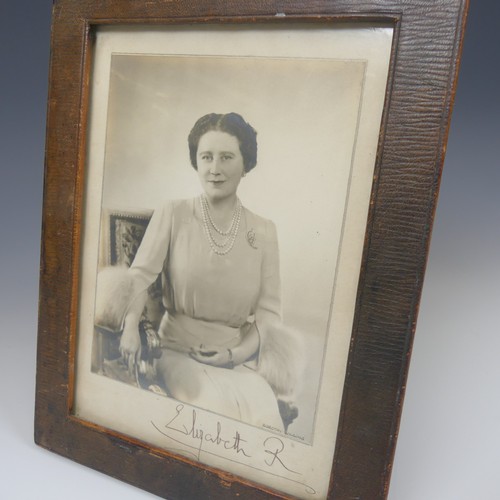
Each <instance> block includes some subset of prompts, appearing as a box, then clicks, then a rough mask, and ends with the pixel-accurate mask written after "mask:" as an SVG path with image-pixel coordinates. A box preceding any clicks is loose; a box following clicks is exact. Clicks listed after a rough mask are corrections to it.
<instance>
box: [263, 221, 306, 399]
mask: <svg viewBox="0 0 500 500" xmlns="http://www.w3.org/2000/svg"><path fill="white" fill-rule="evenodd" d="M255 325H256V327H257V331H258V333H259V341H260V342H259V350H258V358H257V370H258V372H259V373H260V374H261V375H262V376H263V377H264V378H265V379H266V380H267V382H268V383H269V384H270V385H271V387H272V388H273V390H274V392H275V393H276V395H277V396H278V397H279V398H281V399H287V400H289V401H293V400H294V398H295V395H294V393H295V391H296V388H297V387H298V385H299V384H298V381H299V380H300V374H301V373H302V369H303V366H302V365H303V356H302V353H303V343H302V340H301V335H300V334H299V333H298V332H296V331H295V330H293V329H291V328H289V327H287V326H286V325H284V324H283V321H282V311H281V280H280V266H279V252H278V238H277V234H276V227H275V226H274V224H273V223H272V222H267V225H266V237H265V242H264V254H263V260H262V277H261V289H260V296H259V301H258V305H257V308H256V311H255Z"/></svg>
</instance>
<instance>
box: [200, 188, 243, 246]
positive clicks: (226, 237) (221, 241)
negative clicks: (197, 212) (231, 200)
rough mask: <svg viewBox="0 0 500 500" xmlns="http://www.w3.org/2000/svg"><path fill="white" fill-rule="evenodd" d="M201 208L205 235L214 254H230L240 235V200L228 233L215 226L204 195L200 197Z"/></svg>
mask: <svg viewBox="0 0 500 500" xmlns="http://www.w3.org/2000/svg"><path fill="white" fill-rule="evenodd" d="M200 206H201V214H202V218H203V228H204V229H205V235H206V236H207V239H208V243H209V244H210V248H211V249H212V252H214V253H215V254H217V255H226V254H228V253H229V252H230V251H231V250H232V249H233V246H234V242H235V241H236V236H237V235H238V230H239V228H240V222H241V201H240V200H239V199H238V200H237V202H236V208H235V210H234V213H233V217H232V219H231V225H230V226H229V229H228V230H227V231H224V230H222V229H220V228H219V227H218V226H217V224H215V222H214V220H213V219H212V215H211V214H210V207H209V206H208V201H207V199H206V198H205V196H203V195H201V196H200ZM214 232H215V233H214ZM217 235H218V236H217Z"/></svg>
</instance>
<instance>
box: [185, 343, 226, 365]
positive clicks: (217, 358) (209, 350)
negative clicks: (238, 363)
mask: <svg viewBox="0 0 500 500" xmlns="http://www.w3.org/2000/svg"><path fill="white" fill-rule="evenodd" d="M189 355H190V356H191V357H192V358H193V359H194V360H196V361H198V362H199V363H204V364H206V365H212V366H219V367H225V368H233V366H234V364H233V353H232V351H231V349H226V348H221V347H209V346H204V345H200V347H199V348H198V349H191V351H190V353H189Z"/></svg>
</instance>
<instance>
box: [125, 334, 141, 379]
mask: <svg viewBox="0 0 500 500" xmlns="http://www.w3.org/2000/svg"><path fill="white" fill-rule="evenodd" d="M120 354H121V355H122V358H123V360H124V362H125V364H126V365H127V367H128V370H129V372H130V374H131V375H133V374H134V373H135V368H136V367H137V366H138V364H139V361H140V359H141V338H140V336H139V329H138V328H137V327H134V326H132V327H130V326H129V327H127V326H125V328H124V330H123V333H122V338H121V340H120Z"/></svg>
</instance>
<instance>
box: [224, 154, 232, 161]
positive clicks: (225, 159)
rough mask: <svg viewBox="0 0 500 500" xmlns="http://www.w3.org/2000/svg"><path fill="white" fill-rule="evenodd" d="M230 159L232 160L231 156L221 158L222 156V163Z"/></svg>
mask: <svg viewBox="0 0 500 500" xmlns="http://www.w3.org/2000/svg"><path fill="white" fill-rule="evenodd" d="M231 158H232V156H231V155H223V156H222V159H223V160H224V161H227V160H231Z"/></svg>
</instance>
